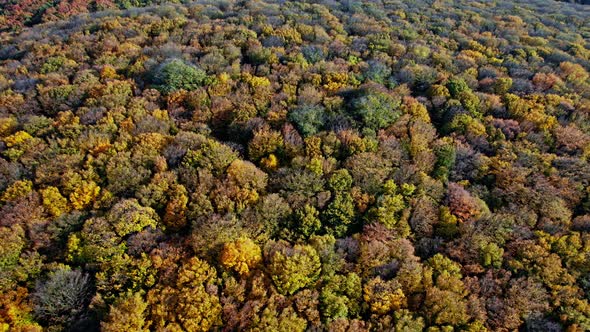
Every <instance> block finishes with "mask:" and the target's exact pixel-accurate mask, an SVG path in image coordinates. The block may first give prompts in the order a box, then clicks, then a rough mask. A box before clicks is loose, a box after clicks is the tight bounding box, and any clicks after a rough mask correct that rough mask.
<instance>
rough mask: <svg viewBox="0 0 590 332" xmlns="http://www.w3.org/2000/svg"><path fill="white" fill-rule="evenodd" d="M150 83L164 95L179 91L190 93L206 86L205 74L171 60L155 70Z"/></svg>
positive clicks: (190, 66) (177, 60) (178, 60)
mask: <svg viewBox="0 0 590 332" xmlns="http://www.w3.org/2000/svg"><path fill="white" fill-rule="evenodd" d="M151 82H152V84H154V85H155V87H156V88H157V89H158V90H160V91H162V92H164V93H171V92H174V91H177V90H180V89H183V90H187V91H192V90H195V89H197V88H199V87H201V86H203V85H206V84H207V74H206V73H205V72H204V71H203V70H201V69H199V68H197V67H195V66H193V65H189V64H187V63H186V62H184V61H182V60H180V59H173V60H169V61H166V62H164V63H163V64H161V65H159V66H158V67H156V68H155V70H154V72H153V73H152V76H151Z"/></svg>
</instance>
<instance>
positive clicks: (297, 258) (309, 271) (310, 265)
mask: <svg viewBox="0 0 590 332" xmlns="http://www.w3.org/2000/svg"><path fill="white" fill-rule="evenodd" d="M266 256H267V258H268V259H269V262H270V263H269V265H268V269H269V272H270V274H271V278H272V280H273V282H274V284H275V286H276V287H277V289H278V291H279V292H280V293H281V294H287V295H292V294H294V293H295V292H296V291H298V290H299V289H301V288H305V287H308V286H311V285H312V284H313V283H314V282H315V281H316V280H317V279H318V277H319V275H320V271H321V263H320V258H319V256H318V254H317V252H316V251H315V249H314V248H313V247H311V246H308V245H299V244H296V245H295V246H293V247H290V246H289V245H288V244H286V243H285V242H279V243H276V244H274V245H272V246H271V247H270V248H269V250H268V253H267V254H266Z"/></svg>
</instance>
